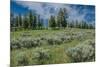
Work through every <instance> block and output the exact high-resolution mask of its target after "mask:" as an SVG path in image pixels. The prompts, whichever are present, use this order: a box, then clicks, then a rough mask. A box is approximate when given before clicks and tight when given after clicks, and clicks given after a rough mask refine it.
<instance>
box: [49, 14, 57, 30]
mask: <svg viewBox="0 0 100 67" xmlns="http://www.w3.org/2000/svg"><path fill="white" fill-rule="evenodd" d="M49 27H51V28H55V27H56V21H55V16H52V15H51V17H50V19H49Z"/></svg>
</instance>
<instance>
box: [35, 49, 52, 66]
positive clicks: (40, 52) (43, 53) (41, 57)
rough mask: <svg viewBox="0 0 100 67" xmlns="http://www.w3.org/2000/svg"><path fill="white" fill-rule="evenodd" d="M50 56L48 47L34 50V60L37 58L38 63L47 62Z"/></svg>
mask: <svg viewBox="0 0 100 67" xmlns="http://www.w3.org/2000/svg"><path fill="white" fill-rule="evenodd" d="M50 58H51V55H50V54H49V51H48V50H47V49H43V48H39V49H37V50H36V51H35V52H33V60H36V63H37V64H46V63H47V61H48V60H50Z"/></svg>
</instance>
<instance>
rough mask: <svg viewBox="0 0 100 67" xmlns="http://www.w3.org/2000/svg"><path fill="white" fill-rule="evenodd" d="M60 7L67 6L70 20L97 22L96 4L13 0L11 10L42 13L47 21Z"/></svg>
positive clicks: (24, 12) (15, 12)
mask: <svg viewBox="0 0 100 67" xmlns="http://www.w3.org/2000/svg"><path fill="white" fill-rule="evenodd" d="M60 8H66V9H67V11H68V13H69V17H68V20H69V21H72V20H78V21H81V20H84V21H87V22H88V23H95V6H93V5H73V4H57V3H43V2H42V3H40V2H32V1H11V7H10V9H11V12H12V13H14V14H15V15H17V14H22V15H24V14H27V13H28V11H29V10H32V11H33V12H34V13H37V14H40V15H41V18H43V19H45V21H46V22H47V20H48V18H49V17H50V16H51V15H57V13H58V11H59V9H60Z"/></svg>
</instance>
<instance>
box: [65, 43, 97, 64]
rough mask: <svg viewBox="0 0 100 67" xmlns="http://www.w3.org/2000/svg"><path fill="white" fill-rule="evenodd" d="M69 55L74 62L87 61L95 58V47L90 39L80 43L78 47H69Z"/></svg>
mask: <svg viewBox="0 0 100 67" xmlns="http://www.w3.org/2000/svg"><path fill="white" fill-rule="evenodd" d="M67 55H68V56H69V57H70V58H71V59H72V62H86V61H94V60H95V48H94V47H92V46H91V45H89V41H88V42H85V43H83V44H79V45H77V46H76V47H73V48H69V49H68V50H67Z"/></svg>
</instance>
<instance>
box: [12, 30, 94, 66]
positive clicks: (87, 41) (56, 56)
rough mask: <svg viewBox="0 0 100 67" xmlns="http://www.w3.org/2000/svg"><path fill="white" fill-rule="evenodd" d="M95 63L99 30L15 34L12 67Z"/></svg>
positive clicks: (19, 32) (33, 31)
mask: <svg viewBox="0 0 100 67" xmlns="http://www.w3.org/2000/svg"><path fill="white" fill-rule="evenodd" d="M90 61H91V62H93V61H95V30H94V29H78V28H66V29H60V30H26V31H25V30H24V31H15V32H11V66H12V67H14V66H27V65H41V64H59V63H74V62H90Z"/></svg>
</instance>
